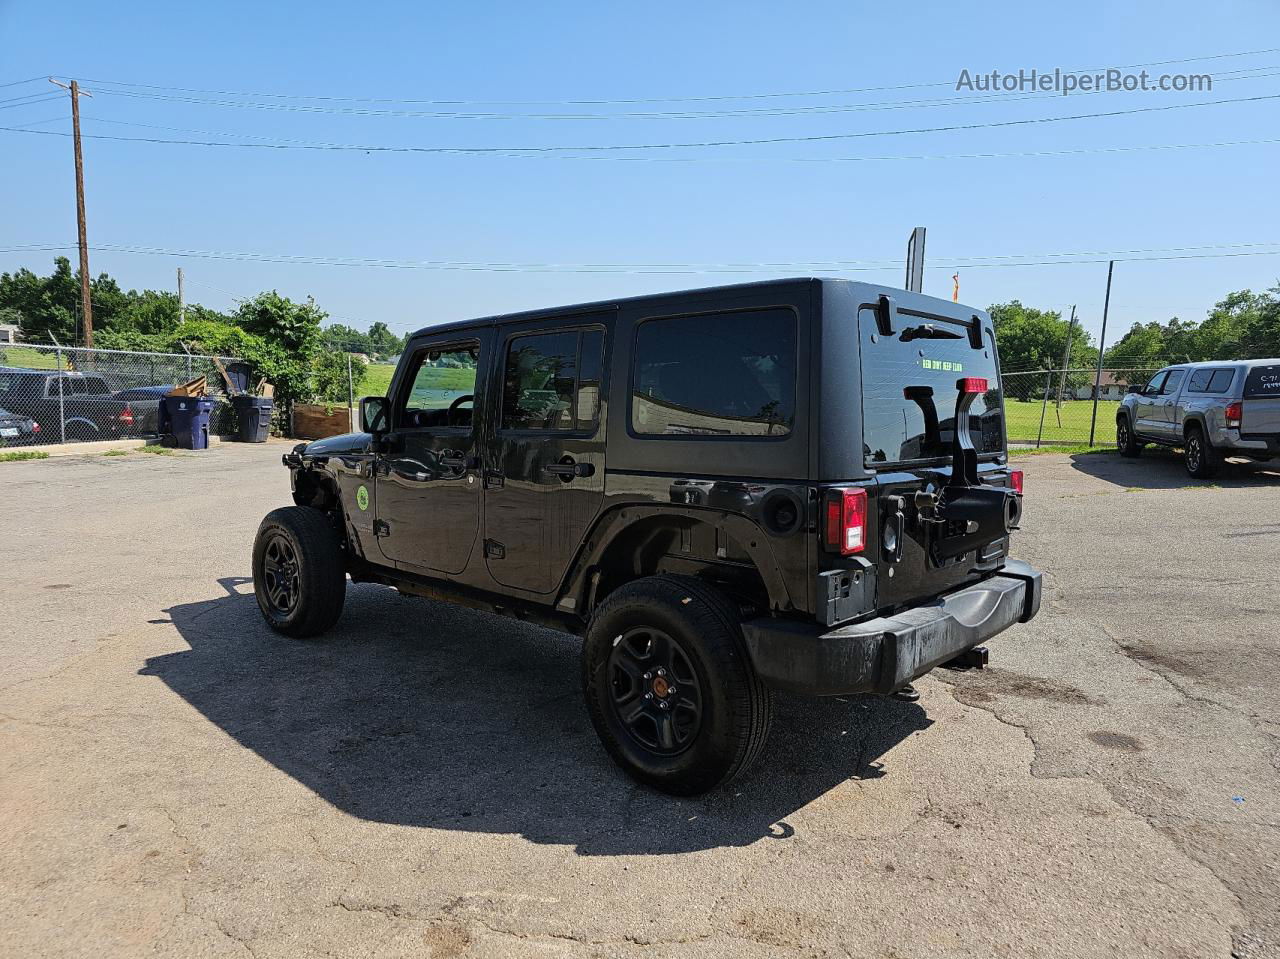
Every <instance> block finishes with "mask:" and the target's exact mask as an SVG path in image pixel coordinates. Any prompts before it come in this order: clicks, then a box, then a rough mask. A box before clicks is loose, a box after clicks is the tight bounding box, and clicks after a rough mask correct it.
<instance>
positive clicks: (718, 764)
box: [582, 576, 773, 796]
mask: <svg viewBox="0 0 1280 959" xmlns="http://www.w3.org/2000/svg"><path fill="white" fill-rule="evenodd" d="M582 683H583V692H584V695H585V697H586V701H587V711H588V712H589V713H590V715H591V721H592V724H593V725H594V726H595V728H596V732H597V733H598V734H599V736H600V741H601V742H602V743H603V744H604V747H605V749H606V750H607V751H608V753H609V755H610V756H611V757H612V758H613V760H614V761H615V762H616V763H617V764H618V765H619V766H621V767H622V768H623V769H624V770H625V771H626V772H627V774H628V775H630V776H631V777H632V778H633V779H636V780H638V781H639V782H642V783H645V784H646V785H649V786H652V787H654V788H655V789H660V790H662V791H663V792H667V793H672V794H675V795H683V796H689V795H695V794H697V793H702V792H706V791H707V790H709V789H712V788H714V787H716V786H718V785H720V784H722V783H725V782H727V781H728V780H730V779H732V778H733V777H734V776H736V775H737V774H738V773H739V772H741V771H742V770H743V769H745V768H746V767H747V766H749V765H750V764H751V763H752V762H753V761H754V760H755V758H756V756H757V755H758V754H759V752H760V750H761V748H762V747H763V746H764V742H765V738H766V736H767V735H768V729H769V721H770V719H771V717H772V712H773V699H772V695H771V693H770V691H769V689H768V687H766V686H765V685H764V684H763V683H762V682H761V681H760V679H759V677H758V676H756V674H755V670H754V669H753V668H752V666H751V661H750V659H749V658H748V656H747V653H746V646H745V644H744V642H743V639H742V630H741V627H740V625H739V615H738V612H737V610H736V608H735V607H734V606H733V605H732V604H731V603H730V602H729V600H728V599H727V598H726V597H725V596H724V595H723V594H721V593H720V592H719V591H718V590H716V589H715V588H714V587H711V586H707V585H706V584H704V583H702V582H701V581H699V580H695V579H691V578H687V577H681V576H650V577H646V578H645V579H640V580H636V581H635V582H633V583H628V584H627V585H626V586H623V587H621V588H620V589H618V590H616V591H615V592H613V593H611V594H610V595H609V596H608V597H607V598H606V599H605V601H604V602H603V603H602V604H601V605H600V607H599V608H598V609H597V610H596V612H595V614H594V615H593V616H592V619H591V626H590V628H589V629H588V631H587V639H586V643H585V645H584V647H583V652H582Z"/></svg>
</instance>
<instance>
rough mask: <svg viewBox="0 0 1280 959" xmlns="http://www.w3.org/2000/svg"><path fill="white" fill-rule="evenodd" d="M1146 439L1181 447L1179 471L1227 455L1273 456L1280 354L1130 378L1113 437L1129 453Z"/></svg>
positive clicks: (1214, 467) (1278, 444)
mask: <svg viewBox="0 0 1280 959" xmlns="http://www.w3.org/2000/svg"><path fill="white" fill-rule="evenodd" d="M1147 443H1159V444H1160V445H1162V446H1180V447H1182V449H1183V450H1184V451H1185V457H1186V464H1187V472H1188V473H1190V474H1191V475H1192V476H1195V477H1199V478H1202V479H1203V478H1207V477H1210V476H1213V475H1214V474H1215V473H1217V471H1218V469H1219V467H1220V466H1221V465H1222V461H1223V459H1224V458H1225V457H1228V456H1242V457H1248V458H1249V459H1252V460H1260V461H1261V460H1269V459H1273V458H1276V457H1280V359H1269V360H1231V361H1226V362H1211V363H1182V364H1179V365H1177V366H1166V367H1165V368H1164V369H1162V370H1161V371H1160V372H1159V373H1157V374H1156V375H1155V376H1153V377H1151V379H1150V380H1149V381H1148V382H1147V383H1146V384H1145V385H1143V386H1137V385H1135V386H1130V387H1129V394H1128V395H1127V396H1126V397H1125V398H1124V402H1123V403H1121V404H1120V409H1119V410H1118V411H1117V412H1116V445H1117V446H1118V447H1119V448H1120V455H1121V456H1137V455H1138V454H1139V453H1140V452H1141V451H1142V447H1143V446H1144V445H1145V444H1147Z"/></svg>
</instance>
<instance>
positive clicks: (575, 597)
mask: <svg viewBox="0 0 1280 959" xmlns="http://www.w3.org/2000/svg"><path fill="white" fill-rule="evenodd" d="M662 518H667V519H672V520H679V521H684V522H694V523H700V524H703V525H706V526H710V527H712V528H714V529H717V530H719V531H722V532H723V533H724V534H725V535H726V536H728V537H730V538H732V539H733V540H734V541H735V542H736V543H737V544H738V545H739V546H740V547H741V549H742V550H743V552H745V553H746V554H747V556H748V558H749V559H750V560H751V563H752V565H754V566H755V569H756V572H757V573H758V574H759V575H760V579H761V580H762V581H763V583H764V587H765V590H766V592H767V593H768V596H769V606H770V608H772V609H790V608H793V606H794V603H793V601H792V598H791V595H790V593H789V592H788V590H787V585H786V581H785V580H784V579H783V576H782V570H781V568H780V566H779V564H778V560H777V557H776V556H774V553H773V549H772V547H771V546H770V544H769V534H768V533H766V532H765V531H764V530H763V529H762V528H761V527H760V526H759V525H758V524H756V523H755V522H753V521H752V520H750V519H747V518H746V517H744V516H741V515H738V514H736V513H730V512H725V511H723V510H718V509H711V508H706V507H697V506H680V505H674V504H671V505H668V504H647V503H635V504H630V505H622V504H620V505H617V506H614V507H612V508H611V509H609V510H608V511H607V512H605V513H603V514H602V515H601V516H600V517H599V518H598V519H597V520H596V522H595V524H594V525H593V526H592V527H591V531H590V532H589V533H588V535H587V536H586V538H585V540H584V542H583V545H582V547H581V548H580V550H579V552H578V555H577V556H576V557H575V559H574V562H573V564H572V566H571V567H570V571H569V574H568V576H567V578H566V581H565V587H564V589H563V590H562V591H561V593H560V600H559V602H558V604H557V605H558V606H559V607H560V608H561V610H562V611H573V612H577V613H578V614H579V615H581V616H583V617H584V618H585V617H587V616H589V615H590V613H591V608H592V606H593V604H594V602H595V601H596V597H595V596H594V595H593V584H592V582H591V580H592V574H593V573H594V572H595V571H596V570H597V569H598V568H599V565H600V562H601V560H602V559H603V558H604V556H605V554H606V553H607V552H608V551H609V550H610V548H611V547H613V545H614V544H615V543H617V542H618V541H619V540H620V539H621V538H622V537H623V536H625V535H627V533H628V532H632V531H634V530H635V529H636V528H637V526H639V525H640V524H643V523H647V522H648V521H650V520H653V519H662Z"/></svg>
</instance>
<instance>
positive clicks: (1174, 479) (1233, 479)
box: [1071, 447, 1280, 489]
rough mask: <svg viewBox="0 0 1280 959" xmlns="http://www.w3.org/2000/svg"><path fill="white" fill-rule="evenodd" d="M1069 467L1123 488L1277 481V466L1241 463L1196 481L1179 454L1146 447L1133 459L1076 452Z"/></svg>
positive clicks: (1279, 473) (1229, 463) (1224, 466)
mask: <svg viewBox="0 0 1280 959" xmlns="http://www.w3.org/2000/svg"><path fill="white" fill-rule="evenodd" d="M1071 465H1072V468H1074V469H1077V470H1079V471H1080V472H1081V473H1087V474H1088V475H1090V476H1094V477H1097V478H1098V479H1100V480H1106V481H1107V482H1108V483H1115V484H1116V485H1117V486H1123V487H1124V488H1125V489H1184V488H1194V487H1197V486H1225V487H1244V486H1274V485H1275V484H1276V483H1278V482H1280V463H1277V462H1270V463H1251V462H1248V461H1242V460H1235V461H1227V462H1225V463H1223V464H1222V469H1221V471H1220V472H1219V473H1218V475H1217V476H1215V477H1214V478H1213V479H1207V480H1201V479H1196V478H1195V477H1194V476H1191V475H1190V474H1188V473H1187V469H1186V466H1184V465H1183V460H1182V454H1181V453H1180V452H1175V451H1174V450H1170V449H1163V448H1152V447H1147V448H1146V449H1144V450H1143V451H1142V455H1141V456H1139V457H1136V458H1134V459H1128V458H1126V457H1123V456H1121V455H1119V454H1118V453H1109V454H1098V453H1075V454H1073V455H1072V457H1071Z"/></svg>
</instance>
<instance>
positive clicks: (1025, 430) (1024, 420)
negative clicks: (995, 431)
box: [1004, 399, 1120, 446]
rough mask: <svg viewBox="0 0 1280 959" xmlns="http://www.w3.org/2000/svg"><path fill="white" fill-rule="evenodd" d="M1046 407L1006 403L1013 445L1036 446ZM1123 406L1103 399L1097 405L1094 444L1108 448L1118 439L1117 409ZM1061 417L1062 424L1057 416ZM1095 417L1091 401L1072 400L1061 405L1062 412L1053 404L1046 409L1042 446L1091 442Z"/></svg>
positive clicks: (1006, 413)
mask: <svg viewBox="0 0 1280 959" xmlns="http://www.w3.org/2000/svg"><path fill="white" fill-rule="evenodd" d="M1042 405H1043V404H1041V403H1040V402H1039V401H1030V402H1028V401H1024V400H1008V399H1007V400H1005V401H1004V414H1005V430H1006V432H1007V433H1008V435H1009V442H1010V443H1034V442H1035V441H1036V436H1037V435H1038V434H1039V433H1040V410H1041V407H1042ZM1119 408H1120V404H1119V403H1118V402H1117V401H1115V400H1101V401H1099V403H1098V425H1097V429H1096V430H1095V435H1094V443H1095V444H1096V445H1103V446H1109V445H1112V444H1114V443H1115V439H1116V410H1117V409H1119ZM1059 416H1061V418H1062V419H1061V423H1059V419H1058V417H1059ZM1092 418H1093V402H1092V401H1091V400H1070V401H1068V402H1066V403H1063V404H1062V409H1061V410H1059V409H1058V408H1057V407H1056V406H1055V405H1054V404H1053V403H1050V404H1049V405H1048V407H1047V408H1045V410H1044V434H1043V436H1042V438H1041V442H1042V443H1053V444H1059V443H1066V444H1071V445H1082V444H1087V443H1088V442H1089V423H1090V420H1092Z"/></svg>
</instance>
